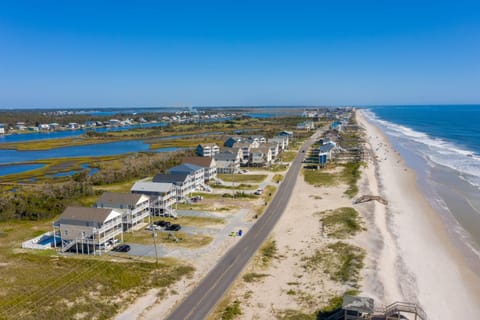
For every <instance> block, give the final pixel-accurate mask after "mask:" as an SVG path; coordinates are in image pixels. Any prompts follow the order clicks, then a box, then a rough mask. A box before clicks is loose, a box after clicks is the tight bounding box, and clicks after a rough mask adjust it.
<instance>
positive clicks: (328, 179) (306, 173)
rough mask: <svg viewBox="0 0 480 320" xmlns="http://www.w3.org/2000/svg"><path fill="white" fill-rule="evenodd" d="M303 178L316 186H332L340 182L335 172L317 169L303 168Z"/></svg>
mask: <svg viewBox="0 0 480 320" xmlns="http://www.w3.org/2000/svg"><path fill="white" fill-rule="evenodd" d="M303 178H304V179H305V182H307V183H308V184H311V185H314V186H315V187H330V186H334V185H336V184H337V183H338V180H337V179H336V177H335V174H333V173H329V172H324V171H322V170H315V169H306V168H304V169H303Z"/></svg>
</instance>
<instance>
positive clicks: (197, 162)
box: [182, 157, 213, 168]
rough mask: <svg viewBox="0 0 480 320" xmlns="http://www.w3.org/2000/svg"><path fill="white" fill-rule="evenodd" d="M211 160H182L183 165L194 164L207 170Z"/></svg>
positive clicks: (191, 158)
mask: <svg viewBox="0 0 480 320" xmlns="http://www.w3.org/2000/svg"><path fill="white" fill-rule="evenodd" d="M212 161H213V159H212V158H210V157H185V158H183V162H182V163H184V164H194V165H196V166H199V167H202V168H209V167H210V165H211V164H212Z"/></svg>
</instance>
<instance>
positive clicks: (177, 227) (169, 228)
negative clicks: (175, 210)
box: [165, 223, 182, 231]
mask: <svg viewBox="0 0 480 320" xmlns="http://www.w3.org/2000/svg"><path fill="white" fill-rule="evenodd" d="M180 229H182V227H181V226H180V225H179V224H176V223H174V224H172V225H170V226H168V227H166V228H165V230H168V231H178V230H180Z"/></svg>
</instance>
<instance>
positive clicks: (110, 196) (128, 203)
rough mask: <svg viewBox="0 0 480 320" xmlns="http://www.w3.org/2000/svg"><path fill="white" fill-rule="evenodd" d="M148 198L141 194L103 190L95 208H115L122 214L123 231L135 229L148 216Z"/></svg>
mask: <svg viewBox="0 0 480 320" xmlns="http://www.w3.org/2000/svg"><path fill="white" fill-rule="evenodd" d="M149 201H150V199H149V198H148V197H147V196H146V195H143V194H135V193H118V192H105V193H103V194H102V195H101V196H100V198H99V199H98V200H97V202H96V203H95V207H96V208H111V209H116V210H117V211H118V212H120V213H121V214H122V223H123V231H127V230H135V229H137V228H138V227H140V226H142V225H143V222H146V220H148V218H149V217H150V210H149V205H150V203H149Z"/></svg>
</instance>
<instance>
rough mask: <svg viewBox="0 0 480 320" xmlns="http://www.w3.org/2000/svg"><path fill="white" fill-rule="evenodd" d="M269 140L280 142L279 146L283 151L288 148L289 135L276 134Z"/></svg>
mask: <svg viewBox="0 0 480 320" xmlns="http://www.w3.org/2000/svg"><path fill="white" fill-rule="evenodd" d="M268 142H276V143H278V148H279V149H280V150H281V151H284V150H287V149H288V135H285V136H280V135H278V136H275V137H273V138H270V139H268Z"/></svg>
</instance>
